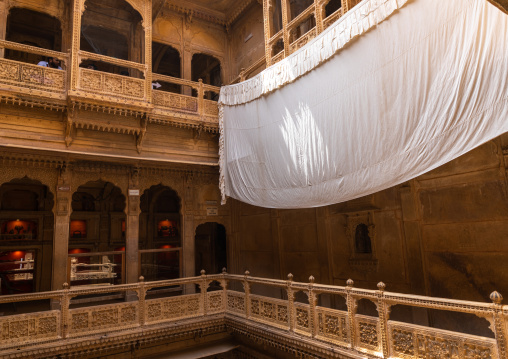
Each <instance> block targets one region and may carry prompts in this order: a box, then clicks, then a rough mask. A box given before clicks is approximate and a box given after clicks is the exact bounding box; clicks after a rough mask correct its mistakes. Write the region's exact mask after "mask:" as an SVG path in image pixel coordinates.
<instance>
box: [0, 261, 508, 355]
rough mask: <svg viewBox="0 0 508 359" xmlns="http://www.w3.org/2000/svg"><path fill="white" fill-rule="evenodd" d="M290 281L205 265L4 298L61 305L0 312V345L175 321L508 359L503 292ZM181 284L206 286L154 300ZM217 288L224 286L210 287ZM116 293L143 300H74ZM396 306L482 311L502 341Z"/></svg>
mask: <svg viewBox="0 0 508 359" xmlns="http://www.w3.org/2000/svg"><path fill="white" fill-rule="evenodd" d="M292 279H293V277H292V275H289V276H288V280H286V281H283V280H274V279H264V278H256V277H251V276H250V273H248V272H246V274H245V275H231V274H227V273H226V272H225V271H224V272H223V273H222V274H218V275H206V274H205V273H204V271H202V275H201V276H198V277H192V278H182V279H174V280H167V281H158V282H147V283H145V282H143V280H142V278H140V282H139V283H137V284H127V285H119V286H104V287H96V288H90V287H87V288H77V289H74V288H70V289H69V288H68V286H67V285H64V289H63V290H60V291H54V292H46V293H33V294H26V295H11V296H2V297H0V304H4V305H5V304H6V303H17V302H27V301H40V300H42V299H52V300H53V301H57V302H59V303H60V306H59V307H60V309H58V310H48V311H42V312H41V311H38V312H35V313H29V314H19V315H8V316H4V317H0V351H1V352H2V353H3V354H4V355H5V357H19V355H20V354H22V355H24V354H23V353H31V352H33V351H36V350H41V349H40V347H41V346H46V347H47V346H48V345H50V347H51V348H53V347H54V348H57V347H58V346H59V345H60V344H61V343H64V342H66V340H68V339H71V338H74V340H77V339H79V340H82V341H84V342H87V343H88V342H90V340H91V338H95V340H99V341H100V339H97V337H96V335H98V334H100V335H101V338H103V339H104V340H105V341H107V340H109V339H105V338H108V337H110V336H113V335H114V334H115V333H138V332H143V333H144V334H145V335H147V333H149V332H150V330H151V328H156V329H157V330H158V331H160V330H162V329H161V328H165V327H166V326H168V328H171V329H172V330H177V329H178V328H179V326H183V327H185V326H186V325H189V323H192V324H194V325H201V324H203V323H210V321H214V323H215V325H225V326H226V327H227V328H228V330H229V331H230V332H234V333H237V334H240V335H247V336H249V337H251V338H258V339H257V340H268V339H267V338H265V339H263V335H265V336H267V337H270V338H271V339H270V341H267V343H268V342H269V343H271V345H278V346H279V347H280V348H284V349H285V350H295V353H300V352H301V353H304V354H305V353H307V354H305V355H304V354H302V357H309V358H310V357H312V358H333V357H352V358H353V357H359V356H361V357H368V358H376V357H377V358H379V357H384V358H471V359H473V358H493V359H501V358H506V355H507V353H506V326H507V325H508V320H507V319H508V306H503V305H501V300H502V297H501V295H500V294H499V293H497V292H494V293H492V295H491V300H492V302H493V303H478V302H468V301H460V300H450V299H441V298H432V297H424V296H415V295H408V294H398V293H391V292H386V291H385V285H384V284H383V283H379V284H378V290H366V289H357V288H354V287H353V281H352V280H349V281H348V284H347V286H346V287H340V286H330V285H319V284H316V283H314V278H313V277H311V278H310V280H309V283H301V282H294V281H293V280H292ZM212 283H214V285H213V286H211V284H212ZM175 286H180V288H184V287H187V288H199V291H198V292H197V293H195V294H192V293H190V294H182V295H180V296H174V295H172V296H168V297H161V296H160V295H158V296H157V298H155V299H152V298H150V296H148V294H149V293H150V292H149V291H150V290H152V289H157V288H159V289H160V288H167V287H175ZM253 286H264V287H267V288H268V287H271V288H275V289H278V290H280V291H281V292H282V293H285V295H283V296H282V297H284V298H286V299H281V298H278V299H277V298H272V297H267V296H263V295H259V294H253V293H252V291H251V289H252V287H253ZM212 288H219V290H214V291H209V290H210V289H212ZM118 292H123V293H135V294H136V295H135V297H137V299H136V300H134V301H127V302H121V303H115V304H105V305H94V306H91V307H80V308H71V306H70V304H71V303H72V299H73V298H76V297H78V296H94V295H95V296H99V295H105V294H109V293H118ZM297 292H302V293H304V294H305V296H306V298H307V299H308V300H307V303H304V302H302V300H301V297H300V300H296V295H295V294H296V293H297ZM322 295H337V296H341V297H343V298H344V299H345V303H346V304H347V310H338V309H331V308H326V307H324V306H321V305H318V303H320V301H319V300H318V298H319V297H320V296H322ZM129 297H132V296H129ZM364 299H367V300H370V301H372V302H373V303H374V304H375V305H376V307H377V311H378V316H368V315H362V314H358V313H357V305H358V301H359V300H364ZM395 305H405V306H411V307H416V308H425V309H435V310H447V311H452V312H458V313H468V314H474V315H476V316H478V317H480V318H485V319H487V320H488V321H489V322H490V323H491V327H490V329H491V330H492V331H493V334H494V338H488V337H482V336H476V335H469V334H463V333H457V332H451V331H446V330H441V329H436V328H431V327H426V326H421V325H415V324H408V323H404V322H399V321H394V320H390V318H389V317H390V309H391V308H392V307H393V306H395ZM203 325H204V324H203ZM183 327H182V328H183ZM260 328H262V333H260V332H259V330H260ZM154 330H155V329H154ZM182 330H183V329H182ZM263 333H264V334H263ZM274 338H275V339H274ZM94 343H96V342H94ZM277 343H279V344H280V345H279V344H277ZM291 343H292V344H291ZM82 345H85V344H82ZM104 345H105V344H104ZM303 348H304V349H305V350H304V349H303ZM48 350H49V349H48ZM309 353H313V354H312V355H310V354H309ZM16 355H17V356H16Z"/></svg>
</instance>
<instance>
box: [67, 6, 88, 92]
mask: <svg viewBox="0 0 508 359" xmlns="http://www.w3.org/2000/svg"><path fill="white" fill-rule="evenodd" d="M84 11H85V0H74V7H73V10H72V45H71V46H72V47H71V63H70V66H71V76H69V77H70V86H69V89H70V90H75V89H77V87H78V78H79V65H80V62H81V60H80V59H79V55H78V52H79V48H80V41H81V16H82V15H83V12H84ZM68 67H69V65H68V66H67V69H68ZM67 71H68V70H67Z"/></svg>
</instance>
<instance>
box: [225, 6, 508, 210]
mask: <svg viewBox="0 0 508 359" xmlns="http://www.w3.org/2000/svg"><path fill="white" fill-rule="evenodd" d="M507 34H508V16H506V15H505V14H504V13H502V12H501V11H500V10H499V9H497V8H496V7H494V6H493V5H491V4H490V3H488V2H487V1H486V0H409V1H408V0H364V1H363V2H362V3H360V4H359V5H358V6H357V7H355V8H354V9H353V10H352V11H350V12H348V13H347V14H346V15H345V16H344V17H343V18H341V19H340V20H339V21H338V22H337V23H335V24H334V25H332V26H331V27H330V28H328V29H327V30H326V31H325V32H323V33H322V34H320V35H319V36H318V37H317V38H315V39H314V40H313V41H312V42H310V43H309V44H307V45H306V46H305V47H304V48H302V49H300V50H299V51H297V52H296V53H294V54H292V55H291V56H290V57H288V58H286V59H284V60H283V61H281V62H280V63H277V64H275V65H274V66H272V67H270V68H268V69H266V70H265V71H264V72H262V73H261V74H259V75H258V76H256V77H255V78H253V79H250V80H247V81H245V82H243V83H240V84H237V85H232V86H227V87H223V88H222V90H221V97H220V101H219V102H220V126H221V140H220V156H221V158H220V166H221V190H222V194H223V200H225V196H226V195H227V196H230V197H233V198H236V199H238V200H240V201H242V202H246V203H250V204H253V205H256V206H262V207H272V208H308V207H317V206H324V205H328V204H332V203H338V202H343V201H348V200H351V199H354V198H358V197H362V196H365V195H368V194H371V193H374V192H377V191H380V190H383V189H386V188H389V187H392V186H394V185H397V184H400V183H402V182H404V181H407V180H410V179H412V178H414V177H417V176H419V175H421V174H423V173H425V172H427V171H430V170H432V169H434V168H436V167H438V166H441V165H443V164H445V163H447V162H449V161H451V160H453V159H455V158H457V157H459V156H461V155H462V154H464V153H466V152H468V151H470V150H471V149H473V148H475V147H477V146H479V145H481V144H483V143H485V142H486V141H489V140H491V139H493V138H495V137H497V136H499V135H501V134H502V133H504V132H506V131H508V116H507V115H508V37H507Z"/></svg>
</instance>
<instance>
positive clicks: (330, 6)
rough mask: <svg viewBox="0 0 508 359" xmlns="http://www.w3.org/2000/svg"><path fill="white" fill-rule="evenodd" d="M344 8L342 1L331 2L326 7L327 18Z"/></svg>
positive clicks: (331, 0)
mask: <svg viewBox="0 0 508 359" xmlns="http://www.w3.org/2000/svg"><path fill="white" fill-rule="evenodd" d="M341 7H342V1H341V0H330V1H329V2H328V4H326V6H325V16H326V17H328V16H330V15H331V14H333V13H334V12H335V11H337V10H339V9H340V8H341Z"/></svg>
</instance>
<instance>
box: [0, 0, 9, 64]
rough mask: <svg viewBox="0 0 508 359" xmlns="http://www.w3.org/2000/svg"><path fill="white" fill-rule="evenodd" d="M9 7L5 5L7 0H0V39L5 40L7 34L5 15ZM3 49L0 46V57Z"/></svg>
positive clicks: (3, 51)
mask: <svg viewBox="0 0 508 359" xmlns="http://www.w3.org/2000/svg"><path fill="white" fill-rule="evenodd" d="M8 14H9V9H8V7H7V0H0V40H5V36H6V35H7V15H8ZM4 53H5V50H4V49H3V48H0V58H3V57H4Z"/></svg>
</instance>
